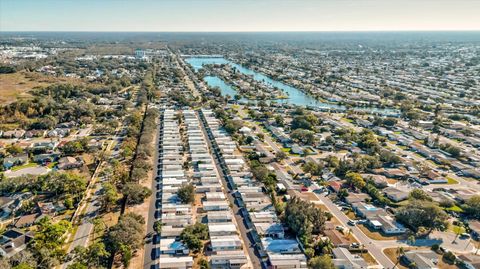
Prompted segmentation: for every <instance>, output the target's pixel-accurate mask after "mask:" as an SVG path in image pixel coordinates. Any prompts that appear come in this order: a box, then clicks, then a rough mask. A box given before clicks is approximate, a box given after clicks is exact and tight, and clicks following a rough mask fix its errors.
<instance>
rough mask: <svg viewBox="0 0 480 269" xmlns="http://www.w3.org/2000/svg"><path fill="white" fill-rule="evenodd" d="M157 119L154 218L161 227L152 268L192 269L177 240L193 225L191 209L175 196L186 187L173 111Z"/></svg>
mask: <svg viewBox="0 0 480 269" xmlns="http://www.w3.org/2000/svg"><path fill="white" fill-rule="evenodd" d="M161 117H162V118H161V126H160V137H159V148H158V164H157V177H156V181H157V193H156V197H157V200H156V203H155V207H156V211H155V218H156V219H157V220H160V221H161V223H162V225H163V226H162V231H161V233H160V239H159V242H154V243H158V244H156V245H154V249H153V254H152V255H153V256H154V257H155V258H156V259H157V260H158V262H157V263H156V266H155V267H156V268H192V267H193V258H192V257H191V256H188V254H189V250H188V248H187V247H186V246H185V245H184V244H183V243H182V242H181V241H180V240H179V239H178V238H179V236H180V234H181V232H182V230H183V229H184V228H185V227H186V226H188V225H191V224H193V214H192V208H191V205H189V204H182V203H181V200H180V198H179V197H178V195H177V191H178V189H179V188H180V187H181V186H182V185H184V184H187V183H188V180H187V178H186V176H185V172H184V169H183V167H182V158H183V156H182V151H183V146H182V142H181V137H180V131H179V126H178V123H177V120H176V118H175V111H174V110H170V109H166V110H164V111H163V113H162V116H161Z"/></svg>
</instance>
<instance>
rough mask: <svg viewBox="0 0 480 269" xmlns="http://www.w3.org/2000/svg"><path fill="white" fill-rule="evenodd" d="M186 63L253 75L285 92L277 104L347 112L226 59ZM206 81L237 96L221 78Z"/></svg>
mask: <svg viewBox="0 0 480 269" xmlns="http://www.w3.org/2000/svg"><path fill="white" fill-rule="evenodd" d="M185 61H186V62H187V63H188V64H190V65H191V66H192V67H193V69H194V70H195V72H197V71H198V70H200V69H201V68H202V66H203V65H207V64H229V65H231V66H233V67H235V68H236V69H237V70H238V71H239V72H241V73H243V74H245V75H251V76H252V77H253V79H255V80H256V81H259V82H263V83H265V84H268V85H271V86H273V87H277V88H279V89H281V90H282V91H283V92H285V94H286V96H287V97H288V98H286V99H279V100H276V102H277V103H289V104H294V105H299V106H309V107H318V108H324V109H325V108H330V109H335V110H345V109H346V107H345V106H341V105H337V104H330V103H324V102H321V101H319V100H317V99H315V98H314V97H313V96H310V95H308V94H306V93H305V92H303V91H302V90H300V89H297V88H295V87H292V86H289V85H287V84H285V83H282V82H280V81H277V80H274V79H271V78H270V77H268V76H266V75H264V74H261V73H258V72H256V71H254V70H251V69H248V68H246V67H244V66H242V65H239V64H237V63H234V62H232V61H229V60H227V59H225V58H220V57H212V58H208V57H191V58H186V59H185ZM204 81H205V82H206V83H207V84H208V85H209V86H211V87H215V86H218V87H219V88H220V91H221V93H222V95H224V96H225V95H227V94H228V95H230V96H232V97H233V96H235V94H236V91H235V89H233V88H232V87H231V86H230V85H228V83H226V82H225V81H223V80H222V79H221V78H219V77H216V76H206V77H205V78H204ZM354 110H358V111H367V112H371V113H378V114H383V115H396V114H398V111H396V110H394V109H382V108H373V107H368V108H367V107H356V108H354Z"/></svg>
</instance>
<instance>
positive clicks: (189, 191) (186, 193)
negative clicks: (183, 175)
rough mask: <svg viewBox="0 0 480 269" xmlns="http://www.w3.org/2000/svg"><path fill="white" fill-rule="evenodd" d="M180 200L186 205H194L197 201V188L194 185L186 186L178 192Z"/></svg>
mask: <svg viewBox="0 0 480 269" xmlns="http://www.w3.org/2000/svg"><path fill="white" fill-rule="evenodd" d="M177 195H178V198H180V200H181V201H182V203H184V204H192V203H193V202H194V201H195V187H194V186H193V185H192V184H185V185H183V186H182V187H180V188H179V189H178V191H177Z"/></svg>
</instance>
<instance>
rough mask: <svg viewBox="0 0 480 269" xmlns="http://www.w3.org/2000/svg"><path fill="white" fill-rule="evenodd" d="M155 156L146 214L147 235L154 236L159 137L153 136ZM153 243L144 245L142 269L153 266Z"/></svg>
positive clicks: (150, 241) (146, 242) (158, 129)
mask: <svg viewBox="0 0 480 269" xmlns="http://www.w3.org/2000/svg"><path fill="white" fill-rule="evenodd" d="M157 132H158V133H160V125H158V126H157ZM155 137H156V139H155V150H154V152H155V154H154V156H153V158H154V162H153V177H154V178H153V180H152V187H151V189H152V196H151V199H150V206H149V210H148V211H149V214H148V219H147V235H149V234H154V230H153V223H154V222H155V216H154V214H155V211H156V207H155V203H156V201H157V199H156V193H157V187H156V182H157V181H156V180H155V177H156V176H157V172H158V146H159V139H160V135H157V136H155ZM154 243H155V242H153V240H146V241H145V245H144V255H143V268H145V269H147V268H148V269H149V268H150V267H151V266H152V265H154V262H155V260H152V250H153V249H154V247H155V245H154Z"/></svg>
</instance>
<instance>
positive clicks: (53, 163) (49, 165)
mask: <svg viewBox="0 0 480 269" xmlns="http://www.w3.org/2000/svg"><path fill="white" fill-rule="evenodd" d="M57 164H58V162H51V163H49V164H48V165H47V167H48V168H50V169H52V168H53V167H55V165H57Z"/></svg>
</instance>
